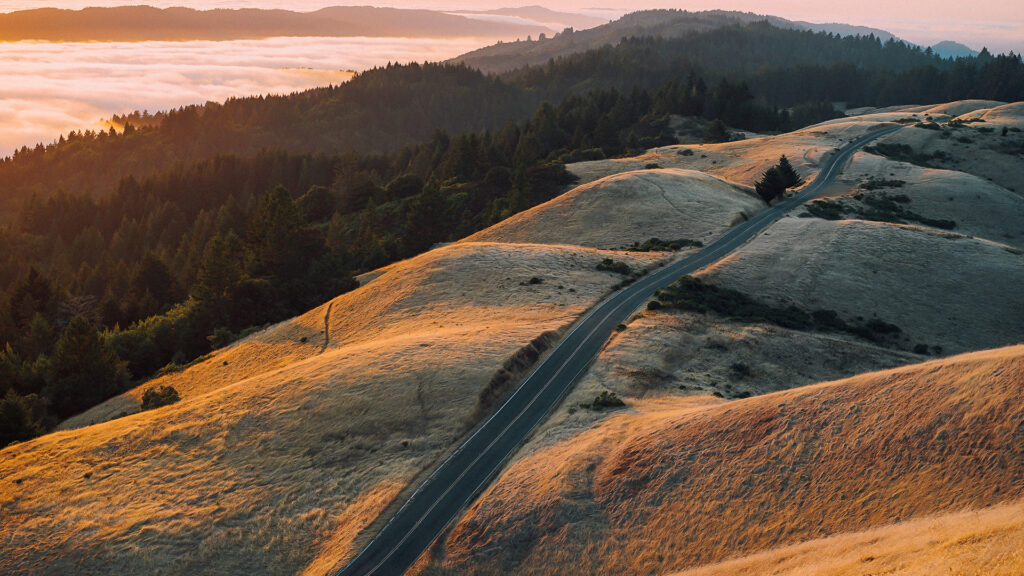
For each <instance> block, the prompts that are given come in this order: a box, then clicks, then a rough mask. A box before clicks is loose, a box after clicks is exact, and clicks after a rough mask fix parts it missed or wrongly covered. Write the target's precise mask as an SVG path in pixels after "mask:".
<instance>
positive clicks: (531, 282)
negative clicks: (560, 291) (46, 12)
mask: <svg viewBox="0 0 1024 576" xmlns="http://www.w3.org/2000/svg"><path fill="white" fill-rule="evenodd" d="M543 282H544V280H542V279H540V278H538V277H536V276H534V277H533V278H530V284H541V283H543Z"/></svg>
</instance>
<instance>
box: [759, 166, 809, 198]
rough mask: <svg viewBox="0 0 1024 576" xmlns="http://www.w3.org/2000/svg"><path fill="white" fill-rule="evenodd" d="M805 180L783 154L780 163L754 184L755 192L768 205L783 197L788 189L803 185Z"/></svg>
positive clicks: (763, 174) (765, 172) (766, 171)
mask: <svg viewBox="0 0 1024 576" xmlns="http://www.w3.org/2000/svg"><path fill="white" fill-rule="evenodd" d="M803 182H804V179H803V178H801V177H800V175H799V174H797V172H796V170H794V169H793V165H792V164H790V163H789V159H788V158H786V155H785V154H783V155H782V157H781V158H779V163H778V164H776V165H775V166H772V167H771V168H769V169H767V170H765V171H764V173H762V174H761V179H760V180H758V181H757V182H755V183H754V190H756V191H757V195H758V196H760V197H761V199H762V200H764V201H765V202H766V203H768V204H771V203H772V200H774V199H776V198H778V197H780V196H782V195H783V194H784V193H785V192H786V190H787V189H789V188H793V187H795V186H799V185H801V184H803Z"/></svg>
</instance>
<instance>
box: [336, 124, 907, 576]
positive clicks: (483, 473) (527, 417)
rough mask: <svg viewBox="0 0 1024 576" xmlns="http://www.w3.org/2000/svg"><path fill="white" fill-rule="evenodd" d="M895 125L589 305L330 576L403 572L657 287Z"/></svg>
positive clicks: (766, 222) (828, 176)
mask: <svg viewBox="0 0 1024 576" xmlns="http://www.w3.org/2000/svg"><path fill="white" fill-rule="evenodd" d="M899 128H900V127H899V126H895V127H888V128H884V129H881V130H877V131H873V132H869V133H868V134H866V135H864V136H862V137H860V138H858V139H856V140H854V141H853V142H850V143H849V144H847V145H846V146H845V147H843V148H842V149H841V150H840V151H839V152H838V153H836V154H834V155H833V156H832V157H831V158H830V159H829V160H828V161H827V163H826V164H825V166H823V167H822V170H821V172H820V173H819V176H818V178H816V179H815V180H814V182H812V183H811V184H810V185H808V186H807V187H806V188H804V189H803V190H802V191H800V193H799V194H796V195H794V196H792V197H790V198H787V199H785V200H783V201H782V202H780V203H778V204H776V205H775V206H772V207H770V208H768V209H767V210H765V211H763V212H760V213H759V214H757V215H755V216H754V217H752V218H751V219H750V220H748V221H746V222H744V223H742V224H739V225H737V226H735V227H733V228H732V229H730V230H729V231H728V232H727V233H726V234H725V235H723V236H722V237H721V238H719V239H718V240H716V241H715V242H714V243H712V244H710V245H708V246H707V247H706V248H704V249H702V250H701V251H700V252H697V253H696V254H693V255H692V256H689V257H687V258H684V259H682V260H679V261H676V262H673V263H671V264H669V265H667V266H665V267H663V268H660V269H658V270H657V271H654V272H652V273H650V274H648V275H647V276H644V277H643V278H640V279H639V280H637V281H636V282H635V283H633V284H631V285H629V286H628V287H626V288H624V289H622V290H620V291H618V292H616V293H615V294H613V295H612V296H610V297H609V298H608V299H607V300H605V301H604V302H602V303H601V304H599V305H598V306H597V307H595V308H594V309H593V310H592V311H591V312H590V313H589V314H587V316H586V317H585V318H583V320H581V321H580V322H578V323H577V324H576V327H575V328H574V329H573V330H572V332H570V333H569V334H568V335H567V336H566V337H565V338H564V339H563V340H562V341H561V342H560V343H559V344H558V346H557V347H556V348H555V349H554V350H553V351H552V352H551V354H549V355H548V357H547V358H545V359H543V360H542V361H541V362H540V364H538V365H537V367H536V369H535V370H534V371H533V373H531V374H530V376H528V377H527V378H526V380H525V381H524V382H523V383H522V385H521V386H520V387H519V388H518V389H517V390H516V392H515V393H514V394H513V395H512V396H511V397H510V398H509V399H508V400H507V401H506V402H505V404H503V405H502V406H501V407H500V408H499V409H498V410H497V412H495V413H494V415H493V416H491V417H490V419H488V420H487V421H486V422H485V423H484V424H483V425H482V426H480V427H478V428H477V430H476V432H475V433H474V434H473V435H472V436H470V438H469V439H468V440H466V442H465V443H463V444H462V446H460V447H459V448H458V449H457V450H456V451H455V452H454V453H453V454H452V455H451V456H450V457H449V458H448V459H447V460H445V461H444V462H443V463H442V464H441V465H440V466H438V467H437V469H435V470H434V472H433V474H431V475H430V477H429V478H427V479H426V480H425V481H424V482H423V483H422V484H421V485H420V487H419V488H418V489H417V490H416V492H414V493H413V495H412V496H411V497H409V499H408V500H407V501H406V502H405V504H403V505H402V507H401V509H399V510H398V512H397V513H396V514H395V515H394V516H393V517H392V518H391V520H390V521H389V522H388V523H387V525H385V526H384V528H383V529H382V530H381V531H380V533H379V534H378V535H377V536H376V538H374V539H373V541H371V542H370V544H369V545H367V546H366V548H364V549H363V550H362V551H361V552H360V553H359V555H358V556H356V557H355V558H354V559H353V560H352V561H351V562H350V563H349V564H348V565H347V566H345V567H344V568H342V569H341V570H340V571H338V572H336V573H335V576H369V575H374V576H398V575H400V574H403V573H405V571H406V570H408V569H409V567H410V566H412V564H413V563H414V562H415V561H416V560H417V559H418V558H419V556H420V555H421V554H423V552H424V551H425V550H426V549H427V548H428V547H429V546H430V544H431V543H432V542H433V541H434V540H435V539H436V538H437V537H438V536H439V535H440V534H441V532H442V531H444V529H445V527H446V526H448V524H449V523H450V522H452V521H453V520H454V519H455V518H456V517H457V516H458V515H459V513H460V512H461V511H462V510H463V508H464V507H465V506H466V505H467V504H468V503H469V502H471V501H472V499H473V498H474V497H475V496H476V495H477V494H479V493H480V491H481V490H483V488H484V487H485V486H487V484H488V483H489V482H490V481H491V479H492V478H494V477H495V475H497V473H498V472H499V471H500V470H501V468H502V466H503V464H504V463H505V461H506V460H507V459H508V458H509V457H510V456H511V455H512V454H513V453H514V452H515V451H516V449H518V448H519V446H520V445H521V444H522V443H523V442H524V441H525V440H526V439H527V438H528V437H529V436H530V433H531V432H532V431H533V430H534V429H535V428H536V427H537V426H538V425H539V424H540V423H541V422H543V421H544V420H545V419H546V418H547V416H548V414H549V413H550V412H551V411H552V410H553V409H554V408H555V407H556V406H557V405H558V403H559V402H560V401H561V399H562V398H563V397H564V396H565V395H566V394H567V393H568V391H569V390H570V389H571V388H572V386H573V384H574V383H575V382H576V380H577V379H578V378H579V377H580V376H581V375H582V374H583V372H584V371H585V370H586V369H587V367H588V366H589V365H590V363H591V362H592V361H593V360H594V358H596V357H597V355H598V353H599V352H600V351H601V348H602V347H604V344H605V342H607V341H608V338H609V337H610V336H611V334H612V331H613V330H614V329H615V327H616V326H617V325H618V324H620V323H623V322H625V321H626V320H627V319H628V318H629V317H630V315H631V314H633V313H634V312H635V311H636V310H637V309H638V308H639V307H641V306H643V305H644V304H645V303H646V302H647V301H648V300H649V299H650V298H651V296H653V295H654V293H655V292H656V291H657V290H660V289H661V288H664V287H666V286H668V285H670V284H672V283H673V282H675V281H676V280H677V279H679V277H680V276H683V275H685V274H690V273H692V272H695V271H697V270H699V269H701V268H703V267H705V266H707V265H709V264H713V263H714V262H717V261H718V260H720V259H722V258H723V257H725V256H726V255H728V254H729V253H731V252H732V251H734V250H736V249H737V248H739V247H740V246H742V245H743V244H744V243H746V242H747V241H748V240H750V239H751V238H753V237H754V236H756V235H757V234H758V233H760V232H761V231H763V230H764V229H765V228H767V227H768V226H770V225H771V224H772V223H774V222H775V221H776V220H778V219H779V218H781V217H782V216H783V215H785V214H786V213H787V212H789V211H790V210H792V209H793V208H796V207H797V206H800V205H801V204H803V203H804V202H807V201H808V200H812V199H814V198H816V197H818V196H820V195H821V194H822V193H824V191H825V190H826V189H827V188H828V187H829V186H830V185H831V184H832V183H833V182H834V181H835V179H836V176H837V175H838V174H839V173H840V172H841V171H842V167H843V166H844V165H845V164H846V161H847V160H849V159H850V157H851V156H853V154H854V152H856V151H857V150H858V149H860V148H862V147H863V146H865V145H866V144H867V143H868V142H871V141H872V140H874V139H876V138H879V137H882V136H885V135H888V134H891V133H893V132H895V131H896V130H899Z"/></svg>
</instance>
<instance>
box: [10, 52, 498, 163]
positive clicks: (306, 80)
mask: <svg viewBox="0 0 1024 576" xmlns="http://www.w3.org/2000/svg"><path fill="white" fill-rule="evenodd" d="M485 43H487V42H486V41H484V40H478V39H472V38H458V39H449V40H438V39H409V38H271V39H266V40H238V41H231V42H134V43H129V42H86V43H48V42H8V43H3V42H0V78H2V82H0V156H6V155H9V154H10V153H11V152H13V151H14V150H15V149H17V148H20V147H21V146H30V147H31V146H34V145H35V144H36V143H39V142H43V143H49V142H51V141H53V140H55V139H57V137H58V136H59V135H60V134H63V133H67V132H68V131H70V130H80V129H96V128H101V127H103V126H104V120H105V119H108V118H110V116H111V115H113V114H117V113H125V112H131V111H133V110H150V111H157V110H165V109H168V108H175V107H178V106H182V105H186V104H193V103H203V102H207V101H211V100H212V101H223V100H225V99H227V98H229V97H232V96H250V95H255V94H287V93H291V92H295V91H298V90H303V89H307V88H312V87H315V86H326V85H328V84H339V83H341V82H344V81H346V80H348V79H349V78H350V77H351V75H352V72H351V71H360V70H365V69H368V68H371V67H373V66H377V65H382V64H386V63H388V62H412V61H417V62H422V61H437V60H445V59H448V58H451V57H454V56H457V55H459V54H462V53H464V52H467V51H470V50H473V49H475V48H479V47H480V46H482V45H483V44H485Z"/></svg>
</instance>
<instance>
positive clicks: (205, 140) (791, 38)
mask: <svg viewBox="0 0 1024 576" xmlns="http://www.w3.org/2000/svg"><path fill="white" fill-rule="evenodd" d="M690 76H692V77H694V78H695V81H696V80H699V82H697V84H698V85H703V86H704V90H705V92H704V100H705V101H704V102H703V105H702V106H701V107H700V109H699V111H698V112H697V114H696V115H700V116H704V117H706V118H708V119H715V118H718V117H721V119H722V120H723V121H724V122H726V123H727V124H730V125H732V126H734V127H737V128H743V129H749V130H755V131H781V130H789V129H792V128H794V127H799V126H803V125H806V124H807V123H809V122H813V121H815V120H816V119H818V118H820V116H821V114H822V113H823V112H825V111H826V110H829V111H830V110H831V102H835V101H843V102H848V103H849V104H850V105H851V106H888V105H894V104H904V103H907V102H915V103H939V102H946V101H951V100H957V99H964V98H982V99H995V100H1004V101H1017V100H1021V99H1024V64H1022V62H1021V59H1020V57H1019V56H1017V55H1015V54H1012V53H1011V54H1008V55H999V56H993V55H992V54H990V53H988V51H983V52H982V53H981V54H980V55H979V56H977V57H974V58H960V59H957V60H949V59H946V60H944V59H942V58H940V57H938V56H937V55H935V54H932V53H930V52H929V51H927V50H922V49H921V48H919V47H916V46H910V45H907V44H905V43H903V42H899V41H895V40H892V41H888V42H882V41H881V40H880V39H878V38H876V37H874V36H870V35H869V36H864V37H859V36H854V37H840V36H838V35H834V34H829V33H823V32H822V33H815V32H809V31H798V30H784V29H779V28H775V27H773V26H770V25H768V24H767V23H753V24H749V25H745V26H739V25H737V26H728V27H720V28H716V29H712V30H706V31H699V32H692V33H689V34H685V35H683V36H680V37H677V38H667V39H666V38H625V39H623V41H621V42H619V43H618V44H616V45H614V46H606V47H603V48H599V49H595V50H590V51H587V52H584V53H580V54H573V55H569V56H565V57H561V58H558V59H555V60H552V61H550V62H549V63H548V64H546V65H543V66H534V67H528V68H523V69H520V70H514V71H511V72H508V73H506V74H503V75H501V76H488V75H485V74H482V73H480V72H479V71H476V70H473V69H470V68H467V67H465V66H460V65H447V64H408V65H389V66H386V67H381V68H376V69H373V70H369V71H366V72H363V73H361V74H359V75H357V76H356V77H355V78H354V79H352V80H351V81H350V82H346V83H344V84H342V85H339V86H329V87H325V88H318V89H313V90H308V91H304V92H299V93H295V94H291V95H287V96H271V97H264V96H258V97H251V98H234V99H230V100H228V101H226V102H224V103H208V104H205V105H202V106H186V107H182V108H180V109H177V110H173V111H169V112H166V113H158V114H148V113H134V114H129V115H124V116H120V117H116V118H114V124H115V125H116V126H117V128H116V129H108V130H99V131H90V130H86V131H74V132H72V133H70V134H68V135H66V136H61V138H60V139H58V140H57V141H55V142H53V143H50V144H39V145H37V146H35V147H24V148H22V149H20V150H18V151H17V153H16V154H15V155H14V156H12V157H10V158H6V159H3V160H0V183H2V184H0V192H2V197H0V213H2V212H3V211H5V210H6V211H8V212H10V211H12V210H14V209H15V206H16V204H12V202H21V201H24V200H25V199H27V198H28V197H29V196H30V195H31V194H32V193H36V194H40V195H48V194H52V193H54V192H56V191H57V190H58V189H61V188H63V189H64V190H69V191H71V190H73V191H75V192H76V193H84V192H89V193H92V194H94V195H96V196H103V195H106V194H109V193H110V192H111V191H112V190H113V189H114V188H116V186H117V184H118V182H119V180H120V179H121V178H122V177H124V176H128V175H135V176H136V177H137V178H144V177H146V176H148V175H152V174H159V173H163V172H166V171H167V170H170V169H171V168H172V167H173V166H174V165H176V164H177V163H190V162H194V161H198V160H202V159H208V158H212V157H213V156H215V155H218V154H235V155H241V156H251V155H254V154H256V153H258V152H260V151H261V150H280V151H286V152H289V153H293V154H301V153H314V154H315V153H328V154H333V153H338V152H343V151H347V150H355V151H358V152H361V153H389V152H394V151H396V150H398V149H400V148H401V147H403V146H407V145H412V144H414V143H417V142H422V141H424V140H426V139H429V138H430V137H431V134H432V133H433V131H434V130H436V129H441V130H444V131H445V132H447V133H449V134H455V133H462V132H467V131H481V130H488V129H490V130H497V129H500V128H501V127H502V126H503V125H504V123H505V122H506V121H509V120H513V121H521V120H523V119H526V118H527V117H529V116H530V115H531V114H532V113H533V111H534V110H536V108H537V106H539V105H540V103H541V102H544V101H549V102H561V101H562V100H564V99H565V98H567V97H570V96H578V95H584V94H587V93H588V92H590V91H592V90H595V89H607V88H616V89H617V90H618V91H619V92H622V93H629V92H631V90H632V88H633V87H634V86H635V87H638V88H640V89H643V90H646V91H648V92H651V93H654V92H656V91H657V90H659V89H660V88H661V87H662V86H665V85H666V84H668V83H670V82H677V83H679V84H687V78H689V77H690ZM723 81H725V82H726V84H727V85H728V86H726V85H723V84H722V82H723ZM748 96H749V99H748V101H749V105H748V106H747V109H746V110H739V111H736V110H737V108H736V107H734V106H730V105H728V102H729V101H730V100H732V99H736V98H747V97H748ZM726 111H729V113H731V114H733V117H730V118H726V117H722V115H723V114H724V113H726Z"/></svg>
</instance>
